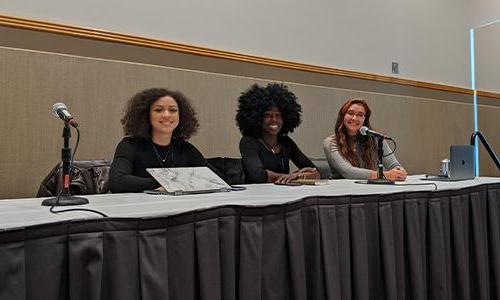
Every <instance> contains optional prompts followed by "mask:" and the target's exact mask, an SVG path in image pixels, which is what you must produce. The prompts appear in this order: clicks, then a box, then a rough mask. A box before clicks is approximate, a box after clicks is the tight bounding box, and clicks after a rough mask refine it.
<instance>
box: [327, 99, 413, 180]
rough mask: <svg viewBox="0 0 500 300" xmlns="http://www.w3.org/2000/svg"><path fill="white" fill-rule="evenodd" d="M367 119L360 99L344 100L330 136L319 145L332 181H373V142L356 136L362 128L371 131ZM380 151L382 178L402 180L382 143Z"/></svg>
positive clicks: (397, 165) (367, 111)
mask: <svg viewBox="0 0 500 300" xmlns="http://www.w3.org/2000/svg"><path fill="white" fill-rule="evenodd" d="M370 116H371V109H370V107H368V104H367V103H366V101H365V100H363V99H359V98H351V99H348V100H347V101H346V102H345V103H344V104H343V105H342V107H341V108H340V110H339V113H338V117H337V122H336V123H335V132H334V134H332V135H330V136H328V137H327V138H325V139H324V141H323V150H324V151H325V155H326V158H327V160H328V164H329V165H330V168H331V170H332V174H333V177H334V178H348V179H375V178H377V175H378V174H377V164H378V157H377V143H376V140H375V138H374V137H371V136H365V135H361V134H360V132H359V129H360V128H361V127H362V126H366V127H368V128H370V129H371V124H370ZM383 149H384V157H383V159H382V163H383V165H384V172H383V173H384V177H385V178H386V179H388V180H393V181H396V180H405V179H406V176H407V173H406V171H405V169H404V168H403V167H402V166H401V164H400V163H399V162H398V160H397V159H396V156H395V155H394V154H392V153H391V149H390V148H389V145H388V144H387V143H386V142H385V141H384V143H383Z"/></svg>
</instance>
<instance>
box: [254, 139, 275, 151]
mask: <svg viewBox="0 0 500 300" xmlns="http://www.w3.org/2000/svg"><path fill="white" fill-rule="evenodd" d="M259 140H260V141H261V142H262V143H263V144H264V146H266V148H267V149H269V150H271V152H272V153H273V154H276V151H274V147H276V146H278V145H279V143H278V141H276V143H274V145H271V144H268V143H267V142H266V141H265V140H264V139H263V138H260V139H259Z"/></svg>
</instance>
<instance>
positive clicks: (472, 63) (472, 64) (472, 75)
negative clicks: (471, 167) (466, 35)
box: [470, 19, 500, 176]
mask: <svg viewBox="0 0 500 300" xmlns="http://www.w3.org/2000/svg"><path fill="white" fill-rule="evenodd" d="M495 23H500V19H498V20H494V21H491V22H488V23H484V24H482V25H479V26H477V27H476V29H479V28H483V27H486V26H490V25H493V24H495ZM470 81H471V89H472V91H473V92H474V104H473V106H474V132H476V131H478V130H479V129H478V117H477V90H476V64H475V54H474V28H472V29H471V30H470ZM474 144H475V147H474V164H475V166H476V168H475V171H474V172H475V175H476V176H479V144H478V141H477V136H476V141H475V143H474Z"/></svg>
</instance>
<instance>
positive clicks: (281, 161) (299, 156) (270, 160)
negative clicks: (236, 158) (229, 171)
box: [240, 136, 316, 183]
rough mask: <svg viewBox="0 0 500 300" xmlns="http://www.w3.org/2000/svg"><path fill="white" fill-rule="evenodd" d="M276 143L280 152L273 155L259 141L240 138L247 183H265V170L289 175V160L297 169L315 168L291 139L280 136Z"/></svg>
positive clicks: (246, 137)
mask: <svg viewBox="0 0 500 300" xmlns="http://www.w3.org/2000/svg"><path fill="white" fill-rule="evenodd" d="M278 142H279V143H280V145H281V151H280V153H276V154H273V153H272V152H271V151H269V150H268V149H267V148H266V146H264V144H262V143H261V142H260V141H259V139H257V138H253V137H249V136H244V137H242V138H241V140H240V153H241V159H242V162H243V166H244V168H245V173H246V177H247V182H248V183H264V182H267V172H266V170H269V171H273V172H275V173H283V174H288V173H290V165H289V160H291V161H292V162H293V163H294V164H295V166H297V167H298V168H299V169H302V168H305V167H311V168H316V166H315V165H314V164H313V163H312V162H311V160H310V159H309V158H307V156H305V155H304V153H302V151H300V149H299V147H298V146H297V144H295V142H294V141H293V140H292V139H291V138H289V137H288V136H280V137H278Z"/></svg>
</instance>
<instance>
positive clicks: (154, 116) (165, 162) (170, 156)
mask: <svg viewBox="0 0 500 300" xmlns="http://www.w3.org/2000/svg"><path fill="white" fill-rule="evenodd" d="M121 123H122V125H123V131H124V133H125V137H124V138H123V139H122V140H121V142H120V143H119V144H118V146H117V147H116V152H115V156H114V159H113V163H112V164H111V170H110V175H109V176H110V179H109V186H110V190H111V191H112V192H114V193H123V192H142V191H144V190H150V189H155V188H158V187H160V184H159V183H158V182H156V180H155V179H153V178H152V177H151V175H150V174H149V173H148V172H147V171H146V168H172V167H197V166H206V161H205V159H204V158H203V155H202V154H201V153H200V151H198V150H197V149H196V148H195V147H194V146H193V145H191V144H190V143H188V142H187V141H186V140H187V139H189V138H190V137H191V136H192V135H193V134H195V133H196V131H197V130H198V127H199V124H198V120H197V119H196V112H195V110H194V109H193V107H192V106H191V104H190V102H189V100H188V99H187V98H186V97H185V96H184V95H183V94H182V93H180V92H177V91H170V90H167V89H162V88H152V89H147V90H144V91H141V92H139V93H137V94H136V95H135V96H133V97H132V98H131V99H130V100H129V101H128V102H127V106H126V109H125V115H124V117H123V118H122V120H121Z"/></svg>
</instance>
